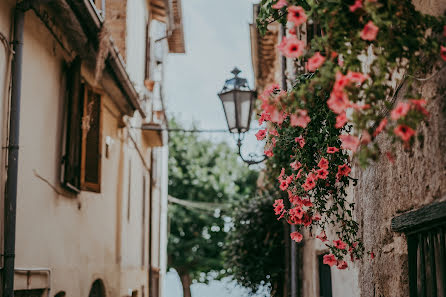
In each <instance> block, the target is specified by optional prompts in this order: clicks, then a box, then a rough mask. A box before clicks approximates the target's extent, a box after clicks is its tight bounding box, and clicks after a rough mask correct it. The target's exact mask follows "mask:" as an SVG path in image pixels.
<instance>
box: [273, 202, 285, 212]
mask: <svg viewBox="0 0 446 297" xmlns="http://www.w3.org/2000/svg"><path fill="white" fill-rule="evenodd" d="M273 207H274V213H275V214H276V215H280V214H282V212H283V210H284V205H283V199H277V200H276V201H274V204H273Z"/></svg>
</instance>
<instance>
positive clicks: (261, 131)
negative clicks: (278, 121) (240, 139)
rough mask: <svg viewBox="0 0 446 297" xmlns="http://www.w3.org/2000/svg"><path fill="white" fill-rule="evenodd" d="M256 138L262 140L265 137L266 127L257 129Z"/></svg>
mask: <svg viewBox="0 0 446 297" xmlns="http://www.w3.org/2000/svg"><path fill="white" fill-rule="evenodd" d="M256 137H257V140H263V139H264V138H265V137H266V129H264V130H259V132H257V133H256Z"/></svg>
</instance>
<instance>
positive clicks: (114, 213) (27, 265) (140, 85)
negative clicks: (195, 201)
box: [0, 0, 184, 297]
mask: <svg viewBox="0 0 446 297" xmlns="http://www.w3.org/2000/svg"><path fill="white" fill-rule="evenodd" d="M20 13H23V14H24V27H23V38H22V40H21V42H22V44H23V54H22V58H23V62H22V64H21V86H20V90H21V96H20V97H21V105H20V106H19V109H20V120H19V124H20V128H19V132H20V137H19V146H18V152H19V158H18V177H17V208H16V209H17V212H16V228H15V230H16V232H15V251H14V254H15V268H14V292H15V296H58V297H61V296H107V297H109V296H110V297H113V296H116V297H118V296H140V297H142V296H154V297H155V296H163V292H162V286H161V283H162V281H163V277H164V275H165V271H166V261H167V256H166V243H167V157H168V149H167V135H166V132H164V131H163V130H165V127H166V125H167V123H166V120H165V115H164V108H165V107H164V103H163V92H165V90H163V76H164V74H163V70H164V67H163V65H164V60H165V58H166V55H167V54H168V53H169V52H176V53H181V52H184V39H183V32H182V25H181V6H180V2H179V0H169V1H168V0H166V1H164V0H129V1H126V0H95V1H93V0H81V1H74V0H42V1H27V0H25V1H22V2H19V1H14V0H4V1H1V2H0V39H1V40H2V49H1V50H0V94H1V96H0V109H1V110H0V117H1V118H0V119H1V120H0V123H1V128H2V129H1V139H2V146H3V147H4V149H3V150H2V158H1V172H0V176H1V183H0V184H1V191H0V193H1V194H0V196H1V204H0V205H1V206H2V207H3V208H4V211H2V212H0V213H1V217H2V218H1V220H0V221H1V229H0V230H2V232H1V233H0V234H1V240H2V242H3V243H4V245H2V254H4V255H7V256H6V257H10V256H11V255H10V254H11V253H10V251H9V252H6V253H5V252H4V250H3V246H5V247H6V246H7V243H8V242H10V240H11V239H10V236H9V235H8V232H9V234H10V232H11V230H12V229H11V225H10V224H9V221H8V220H7V219H5V218H7V217H8V215H9V214H10V211H11V209H10V208H9V204H8V201H9V200H8V199H9V196H8V195H10V192H11V191H10V190H9V189H5V187H6V181H7V180H8V173H9V171H8V166H9V164H8V151H10V150H11V146H10V143H9V139H10V131H11V125H10V119H9V118H10V114H11V101H12V100H15V99H14V96H12V95H11V93H13V91H12V90H14V85H15V86H17V82H16V81H14V80H15V76H14V73H15V72H14V71H15V70H14V69H15V68H17V67H14V61H15V59H17V52H16V51H14V44H15V43H14V41H16V40H14V39H15V38H14V36H16V35H15V34H14V30H16V32H17V30H18V28H19V26H18V25H17V21H16V20H17V15H18V14H20ZM16 66H17V65H16ZM8 147H9V149H8ZM9 184H10V183H8V185H9ZM4 193H5V194H4ZM5 203H6V205H8V207H4V205H5ZM4 214H5V215H4ZM4 262H5V257H4V258H3V259H2V265H4ZM3 267H4V266H3ZM7 278H8V276H7V273H6V271H5V269H3V273H2V282H5V281H7ZM3 296H5V295H3Z"/></svg>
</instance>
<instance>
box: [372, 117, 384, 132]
mask: <svg viewBox="0 0 446 297" xmlns="http://www.w3.org/2000/svg"><path fill="white" fill-rule="evenodd" d="M386 125H387V119H386V118H384V119H382V120H381V122H379V125H378V127H377V128H376V130H375V132H373V137H376V136H377V135H378V134H379V133H381V132H382V131H383V130H384V128H385V127H386Z"/></svg>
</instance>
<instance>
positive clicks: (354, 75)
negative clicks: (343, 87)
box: [346, 71, 367, 84]
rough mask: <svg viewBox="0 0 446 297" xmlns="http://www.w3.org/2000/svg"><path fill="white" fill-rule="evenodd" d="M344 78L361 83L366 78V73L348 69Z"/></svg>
mask: <svg viewBox="0 0 446 297" xmlns="http://www.w3.org/2000/svg"><path fill="white" fill-rule="evenodd" d="M346 78H347V79H348V80H349V81H352V82H355V83H357V84H362V83H363V82H364V81H365V80H366V79H367V75H364V74H362V73H361V72H353V71H349V72H348V73H347V76H346Z"/></svg>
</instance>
